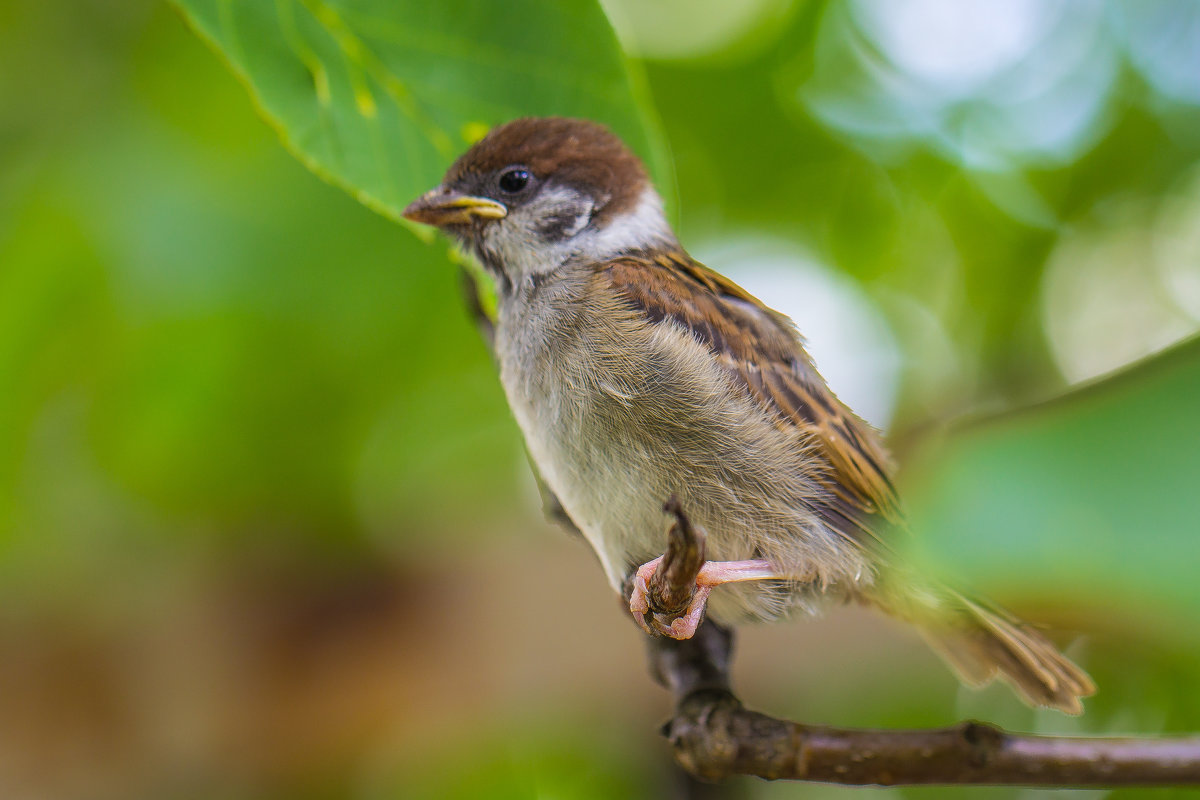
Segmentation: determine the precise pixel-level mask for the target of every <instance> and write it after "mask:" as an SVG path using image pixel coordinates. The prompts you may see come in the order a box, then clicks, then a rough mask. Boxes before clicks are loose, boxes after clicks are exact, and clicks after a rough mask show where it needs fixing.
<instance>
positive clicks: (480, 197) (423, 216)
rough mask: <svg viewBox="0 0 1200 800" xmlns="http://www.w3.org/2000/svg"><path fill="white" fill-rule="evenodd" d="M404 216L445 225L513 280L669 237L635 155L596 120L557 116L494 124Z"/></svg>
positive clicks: (640, 247)
mask: <svg viewBox="0 0 1200 800" xmlns="http://www.w3.org/2000/svg"><path fill="white" fill-rule="evenodd" d="M404 216H405V218H407V219H409V220H412V221H414V222H421V223H425V224H428V225H434V226H437V227H438V228H440V229H442V230H444V231H445V232H447V233H448V234H450V235H451V236H453V237H454V238H456V239H458V240H459V241H461V242H462V243H463V244H464V245H465V246H466V247H468V248H469V249H471V250H473V251H474V252H475V254H476V255H477V256H478V257H479V259H480V260H481V261H482V262H483V264H484V266H486V267H487V268H489V269H490V270H492V271H493V272H495V273H496V274H498V275H500V276H502V277H503V278H504V279H506V281H507V282H509V283H514V284H515V283H518V282H520V281H521V280H523V279H526V278H529V277H536V276H538V275H543V274H546V273H549V272H553V271H554V270H556V269H558V268H560V267H561V266H563V265H564V264H566V263H568V262H571V261H572V260H577V259H584V260H603V259H608V258H612V257H615V256H619V255H620V254H621V253H622V252H632V251H636V250H645V249H647V248H652V247H655V246H662V245H667V244H671V243H673V242H674V241H675V238H674V235H673V234H672V233H671V229H670V227H669V226H668V225H667V222H666V219H665V217H664V215H663V211H662V201H661V200H660V199H659V196H658V194H657V192H655V190H654V187H653V186H652V185H651V183H650V180H649V178H648V177H647V175H646V169H645V167H643V166H642V162H641V161H640V160H638V158H637V156H635V155H634V154H633V153H632V152H631V151H630V150H629V148H628V147H626V146H625V144H624V143H623V142H622V141H621V140H620V139H619V138H618V137H617V136H616V135H615V134H613V133H612V132H611V131H609V130H608V129H607V128H605V127H604V126H602V125H599V124H597V123H595V122H591V121H588V120H581V119H566V118H562V117H527V118H524V119H518V120H515V121H513V122H509V123H507V124H505V125H501V126H499V127H497V128H494V129H493V130H492V131H491V132H490V133H488V135H487V136H485V137H484V138H483V139H481V140H480V141H479V142H478V143H476V144H475V145H474V146H473V147H471V148H470V149H469V150H468V151H467V152H466V153H464V154H463V155H462V156H461V157H460V158H459V159H458V160H457V161H455V162H454V164H453V165H452V166H451V167H450V169H449V171H448V172H447V173H446V176H445V178H444V179H443V180H442V183H441V184H440V185H439V186H437V187H435V188H434V189H432V190H431V191H429V192H427V193H425V194H424V195H422V196H421V197H419V198H418V199H417V200H415V201H414V202H413V203H412V204H411V205H409V206H408V208H406V209H405V210H404Z"/></svg>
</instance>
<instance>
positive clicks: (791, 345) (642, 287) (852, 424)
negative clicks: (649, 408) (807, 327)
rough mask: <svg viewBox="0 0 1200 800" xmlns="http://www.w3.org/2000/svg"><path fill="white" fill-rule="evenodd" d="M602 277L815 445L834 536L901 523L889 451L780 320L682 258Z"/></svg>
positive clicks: (621, 265) (635, 259)
mask: <svg viewBox="0 0 1200 800" xmlns="http://www.w3.org/2000/svg"><path fill="white" fill-rule="evenodd" d="M601 271H603V272H604V273H606V275H607V277H608V279H609V280H610V281H611V285H612V287H613V288H614V289H615V290H616V291H617V292H618V293H620V294H621V295H623V296H624V297H625V298H626V299H627V300H628V301H629V302H630V303H631V304H632V305H633V306H634V307H636V308H637V309H639V310H640V311H642V312H643V313H645V314H646V315H647V317H648V318H649V319H651V320H652V321H655V322H661V321H664V320H668V319H669V320H672V321H674V322H676V323H677V324H680V325H682V326H684V327H686V328H687V329H688V330H690V331H691V332H692V333H693V334H694V335H695V336H697V338H698V339H699V340H700V341H702V342H704V343H705V344H706V345H708V346H709V347H710V348H711V349H712V351H713V353H714V355H716V356H717V357H718V358H719V359H720V360H721V361H722V362H724V363H725V365H726V366H727V367H728V368H729V370H730V371H731V373H732V374H733V375H735V376H736V377H737V379H738V381H739V382H740V383H741V384H742V385H743V386H745V388H746V391H747V392H748V393H749V394H750V395H751V396H752V397H754V398H755V399H756V400H758V401H759V402H761V403H762V404H763V405H764V406H765V407H766V408H768V409H769V410H771V411H774V412H775V413H776V414H777V415H778V419H779V424H781V425H791V426H794V427H796V428H797V429H799V430H802V431H803V432H805V433H807V434H809V435H811V436H812V438H813V440H814V441H816V442H817V443H818V444H819V446H820V449H821V452H822V453H823V454H824V456H825V458H826V460H827V461H828V463H829V467H830V470H829V474H828V476H827V478H826V480H825V481H824V482H825V483H826V486H827V488H828V489H829V491H830V494H831V497H830V498H829V502H828V504H827V508H823V509H822V511H823V512H824V513H826V514H827V515H828V516H829V517H831V519H830V522H831V523H832V524H833V525H834V527H836V528H838V529H839V530H842V531H843V533H850V530H848V529H847V523H848V524H849V525H850V526H853V527H855V528H859V529H861V530H863V531H865V532H867V533H877V532H878V531H875V530H873V529H874V528H876V527H877V525H878V523H876V524H875V525H872V524H871V521H870V518H871V517H875V516H877V515H878V516H882V517H884V518H885V519H887V520H890V521H897V520H898V519H899V517H900V512H899V504H898V502H897V499H896V493H895V489H894V488H893V486H892V483H891V479H890V476H889V474H890V470H891V467H890V464H889V460H888V457H887V453H886V451H884V449H883V447H882V445H881V444H880V443H879V441H878V439H877V437H876V435H875V433H874V432H873V431H872V430H870V428H868V427H867V425H866V423H864V422H862V421H861V420H860V419H858V417H856V416H855V415H854V414H853V413H852V412H851V411H849V409H847V408H846V407H845V406H844V405H842V403H841V402H840V401H839V400H838V399H837V398H836V397H835V396H834V395H833V394H832V393H831V392H830V391H829V389H828V388H827V387H826V386H825V385H824V383H823V382H822V381H821V379H820V377H819V376H818V375H817V373H816V370H815V369H814V368H813V366H812V363H811V361H810V360H809V358H808V354H807V353H805V352H804V348H803V347H802V345H801V342H800V339H799V336H798V335H797V334H796V332H795V330H794V329H793V328H792V325H791V323H790V322H789V321H788V320H787V318H786V317H784V316H782V315H780V314H778V313H776V312H774V311H772V310H771V309H769V308H767V307H766V306H764V305H763V304H762V303H761V302H759V301H758V300H757V299H756V298H754V297H753V296H752V295H750V294H749V293H748V292H746V290H744V289H742V288H741V287H740V286H738V285H737V284H735V283H734V282H733V281H731V280H729V279H728V278H726V277H724V276H722V275H720V274H718V273H716V272H713V271H712V270H710V269H708V268H707V267H705V266H704V265H702V264H699V263H697V262H696V261H694V260H692V259H691V258H689V257H688V256H687V255H686V254H684V253H659V254H654V255H653V256H650V255H646V256H640V255H635V256H628V257H623V258H621V259H618V260H615V261H612V262H610V263H608V264H605V265H603V266H602V267H601Z"/></svg>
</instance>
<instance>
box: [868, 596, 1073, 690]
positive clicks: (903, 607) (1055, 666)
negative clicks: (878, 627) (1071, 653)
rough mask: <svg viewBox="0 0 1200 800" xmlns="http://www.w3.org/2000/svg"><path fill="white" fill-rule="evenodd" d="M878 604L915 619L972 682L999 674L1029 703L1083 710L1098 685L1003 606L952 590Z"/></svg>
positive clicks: (935, 646)
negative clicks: (992, 604)
mask: <svg viewBox="0 0 1200 800" xmlns="http://www.w3.org/2000/svg"><path fill="white" fill-rule="evenodd" d="M888 594H891V593H888ZM877 605H880V606H881V607H882V608H884V610H885V611H888V612H889V613H891V614H892V615H894V616H898V617H901V618H903V619H906V620H908V621H911V622H913V623H915V624H916V625H917V626H918V628H919V629H920V630H921V633H922V635H923V636H924V637H925V639H926V641H928V642H929V644H930V646H932V647H933V649H934V650H935V651H936V652H937V653H938V654H939V655H940V656H941V657H942V658H943V659H944V660H945V661H946V663H948V664H949V665H950V666H951V667H952V668H953V669H954V671H955V672H956V673H957V674H958V677H959V679H960V680H961V681H962V682H963V683H965V684H967V685H968V686H972V687H980V686H984V685H986V684H988V683H991V681H992V680H993V679H994V678H996V677H997V676H999V677H1000V678H1001V679H1002V680H1004V681H1005V682H1006V683H1008V685H1009V686H1011V687H1012V688H1013V690H1014V691H1015V692H1016V693H1017V694H1018V695H1019V696H1020V697H1021V699H1022V700H1024V701H1025V702H1026V703H1028V704H1029V705H1031V706H1047V707H1049V708H1056V709H1058V710H1059V711H1062V712H1064V713H1067V714H1081V713H1083V703H1081V702H1080V699H1081V698H1083V697H1087V696H1089V695H1091V694H1094V693H1095V691H1096V685H1095V684H1094V683H1093V682H1092V679H1091V678H1090V677H1088V674H1087V673H1086V672H1084V671H1083V670H1082V669H1080V668H1079V667H1078V666H1076V665H1075V664H1074V662H1072V661H1071V660H1070V659H1069V658H1067V657H1066V656H1064V655H1063V654H1062V653H1061V652H1059V650H1058V648H1057V647H1055V646H1054V643H1053V642H1051V641H1050V640H1049V639H1048V638H1046V636H1045V635H1043V634H1042V633H1041V632H1040V631H1038V630H1037V629H1035V628H1034V627H1033V626H1032V625H1030V624H1029V623H1027V622H1023V621H1021V620H1019V619H1017V618H1016V617H1014V616H1013V615H1011V614H1009V613H1008V612H1006V611H1004V610H1003V609H1000V608H996V607H994V606H990V605H987V604H984V603H982V602H980V601H978V600H972V599H971V598H969V597H966V596H964V595H961V594H959V593H958V592H954V591H950V590H940V591H923V590H916V591H907V592H905V593H904V600H903V601H902V602H895V600H894V599H893V598H892V597H889V598H888V602H886V603H877Z"/></svg>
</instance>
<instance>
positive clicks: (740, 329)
mask: <svg viewBox="0 0 1200 800" xmlns="http://www.w3.org/2000/svg"><path fill="white" fill-rule="evenodd" d="M403 216H404V217H405V218H406V219H408V220H410V221H413V222H417V223H423V224H426V225H432V226H435V227H437V228H439V229H440V230H442V231H443V232H445V233H446V234H447V235H448V236H449V237H450V238H451V239H453V240H455V241H456V242H457V243H458V244H459V245H460V246H461V247H462V248H463V249H464V250H465V251H467V252H468V253H470V254H472V255H473V256H474V257H475V258H476V259H477V260H478V262H479V263H480V264H481V265H482V267H483V268H484V269H485V270H486V271H487V272H488V273H489V274H490V275H491V276H492V277H493V279H494V283H495V286H496V312H495V317H496V318H495V328H494V333H493V348H494V354H495V358H496V361H497V363H498V366H499V373H500V380H501V383H502V384H503V387H504V392H505V395H506V397H507V400H508V403H509V406H510V408H511V410H512V413H513V416H514V417H515V418H516V422H517V424H518V425H519V427H520V429H521V431H522V433H523V434H524V438H525V443H526V447H527V450H528V453H529V455H530V458H531V461H532V462H533V465H534V467H535V470H536V472H537V473H538V475H539V477H540V480H541V481H543V482H544V483H545V484H546V487H547V488H548V489H549V491H550V492H551V493H552V495H553V497H554V498H555V499H556V500H557V503H558V504H559V506H560V507H561V509H562V510H563V511H564V512H565V514H566V515H567V517H568V518H569V519H570V521H571V522H572V523H573V525H574V526H575V527H576V528H578V530H579V531H580V532H581V533H582V534H583V536H584V538H586V540H587V541H588V543H589V544H590V545H591V547H592V549H593V550H594V551H595V554H596V556H597V557H598V559H599V561H600V564H601V566H602V568H603V570H604V572H605V575H606V577H607V579H608V581H609V583H610V584H611V585H612V587H613V588H614V589H615V590H616V591H618V592H622V593H623V592H625V591H626V589H627V588H628V587H631V588H629V595H628V597H627V599H628V601H629V606H630V612H631V613H632V614H633V616H634V618H635V619H636V620H637V621H638V622H639V624H641V625H642V627H643V628H644V629H645V630H646V631H647V632H648V633H651V634H653V635H666V636H671V637H674V638H677V639H686V638H688V637H690V636H692V635H693V634H694V632H695V630H696V628H697V626H698V625H699V624H700V623H701V621H702V620H703V618H704V617H705V616H706V615H707V616H708V617H710V618H712V619H713V620H714V621H715V622H717V623H718V624H723V625H736V624H741V623H745V622H752V621H772V620H778V619H781V618H784V617H787V616H789V615H791V614H793V613H795V612H798V611H799V612H808V613H819V612H821V611H823V610H824V609H826V608H828V607H829V606H831V605H835V604H839V603H847V602H856V603H861V604H865V605H868V606H872V607H874V608H877V609H879V610H882V611H883V612H885V613H887V614H890V615H891V616H893V617H896V618H899V619H901V620H904V621H907V622H911V623H914V624H915V625H916V626H917V627H918V629H919V630H920V631H921V632H922V633H923V634H924V636H925V638H926V640H927V641H928V642H929V643H930V644H931V645H932V646H933V647H934V649H935V650H936V651H937V652H938V653H939V654H940V655H942V656H943V658H944V659H945V660H946V661H947V662H948V663H949V665H950V666H951V667H952V668H953V669H954V670H955V671H956V672H957V673H958V675H959V677H960V679H961V680H963V682H965V683H967V684H968V685H972V686H979V685H983V684H985V683H988V682H990V681H991V680H992V679H993V678H996V677H1000V678H1002V679H1003V680H1005V681H1006V682H1007V683H1009V684H1010V685H1011V687H1012V688H1013V689H1014V690H1015V691H1016V693H1017V694H1018V696H1019V697H1021V699H1023V700H1024V701H1025V702H1026V703H1028V704H1030V705H1033V706H1045V707H1051V708H1056V709H1059V710H1060V711H1063V712H1066V713H1068V714H1078V713H1081V712H1082V708H1083V707H1082V703H1081V700H1080V698H1082V697H1086V696H1088V695H1090V694H1092V693H1093V692H1094V691H1095V685H1094V684H1093V682H1092V680H1091V678H1089V677H1088V675H1087V674H1086V673H1085V672H1084V671H1083V670H1082V669H1081V668H1079V667H1078V666H1077V665H1075V664H1074V663H1073V662H1072V661H1071V660H1069V659H1068V658H1067V657H1066V656H1065V655H1063V654H1062V653H1061V652H1060V651H1059V650H1058V648H1057V647H1056V646H1055V645H1054V644H1053V643H1052V642H1051V641H1050V640H1049V639H1048V638H1047V637H1046V636H1045V635H1044V634H1043V633H1042V632H1040V631H1039V630H1037V629H1036V628H1035V627H1034V626H1032V625H1030V624H1028V623H1026V622H1023V621H1021V620H1019V619H1018V618H1016V617H1014V616H1013V615H1011V614H1010V613H1008V612H1006V611H1005V610H1003V609H1001V608H999V607H997V606H995V605H993V604H990V603H988V602H985V601H982V600H978V599H974V598H971V597H968V596H967V595H966V594H963V593H961V592H959V591H956V590H953V589H950V588H947V587H945V586H943V585H942V584H940V583H939V582H938V581H935V580H932V579H929V578H927V577H925V576H922V575H919V574H917V573H916V572H915V571H914V570H913V569H912V568H911V567H910V566H908V565H906V564H905V563H903V561H902V560H901V559H900V558H899V557H898V556H897V555H896V550H897V548H896V547H895V537H897V536H902V535H906V534H905V533H904V532H905V531H907V524H906V522H905V520H904V513H903V509H902V507H901V503H900V499H899V497H898V495H897V491H896V488H895V485H894V482H893V476H894V473H895V465H894V463H893V460H892V458H891V456H890V454H889V452H888V450H887V448H886V447H885V445H884V443H883V440H882V437H881V435H880V434H879V433H878V432H877V431H876V430H875V429H874V428H872V427H871V426H870V425H869V424H867V423H866V422H864V421H863V420H862V419H860V418H859V417H858V416H856V415H855V414H854V413H853V412H852V411H851V410H850V409H849V408H848V407H847V406H846V405H845V404H844V403H842V402H841V401H840V400H839V399H838V398H837V396H836V395H835V394H834V393H833V392H832V391H831V390H830V388H829V387H828V385H827V384H826V383H825V381H824V380H823V379H822V377H821V376H820V374H819V373H818V372H817V370H816V367H815V366H814V363H813V361H812V359H811V358H810V357H809V355H808V354H807V352H806V351H805V348H804V340H803V339H802V337H801V336H800V334H799V333H798V330H797V328H796V326H795V325H794V324H793V322H792V321H791V320H790V319H789V318H787V317H786V316H784V315H783V314H781V313H779V312H777V311H774V310H772V309H771V308H770V307H769V306H767V305H766V304H765V303H763V302H762V301H761V300H759V299H757V298H756V297H754V296H753V295H751V294H750V293H749V292H747V291H746V290H745V289H743V288H741V287H740V286H738V285H737V284H736V283H734V282H733V281H732V280H730V279H729V278H727V277H725V276H723V275H721V274H720V273H718V272H717V271H715V270H713V269H710V268H709V267H707V266H705V265H703V264H701V263H699V262H698V261H696V260H695V259H694V258H692V257H691V256H690V255H689V254H688V253H687V251H686V250H684V248H683V246H682V245H681V244H680V242H679V239H678V237H677V236H676V235H675V233H674V231H673V230H672V228H671V226H670V225H669V224H668V222H667V219H666V215H665V213H664V210H663V203H662V199H661V197H660V195H659V194H658V192H657V191H656V189H655V188H654V186H653V184H652V182H651V180H650V178H649V176H648V173H647V171H646V169H645V166H644V165H643V163H642V162H641V160H640V159H639V158H638V157H637V156H636V155H635V154H634V153H633V152H632V151H631V150H630V149H629V147H627V146H626V145H625V143H624V142H623V141H622V140H621V139H620V138H619V137H618V136H617V135H616V134H614V133H613V132H612V131H611V130H610V129H608V128H607V127H605V126H603V125H601V124H599V123H597V122H593V121H590V120H586V119H573V118H566V117H523V118H519V119H515V120H512V121H510V122H507V123H504V124H501V125H499V126H497V127H495V128H492V129H491V130H490V131H489V132H488V133H487V134H486V135H485V136H484V137H483V138H482V139H480V140H479V141H477V142H476V143H475V144H473V145H472V146H470V148H469V149H467V150H466V152H464V153H463V154H462V155H461V156H460V157H459V158H458V159H457V160H456V161H455V162H454V163H453V164H452V165H451V166H450V168H449V169H448V171H447V172H446V174H445V176H444V178H443V180H442V182H441V183H440V184H439V185H438V186H436V187H434V188H433V189H431V190H430V191H428V192H426V193H425V194H423V195H421V196H420V197H418V198H417V199H416V200H414V201H413V202H412V203H411V204H410V205H409V206H408V207H407V208H405V209H404V211H403ZM669 498H674V502H675V503H677V504H678V507H680V508H682V509H686V510H687V514H688V516H689V518H690V519H691V520H692V521H693V522H694V523H695V524H696V525H697V526H699V527H701V528H702V529H703V530H704V531H705V532H706V536H707V549H706V557H707V558H708V560H707V561H706V562H705V563H704V565H703V567H702V568H701V570H700V574H699V576H698V578H697V589H698V590H697V591H696V593H695V596H694V599H693V602H692V605H691V606H690V607H689V608H688V609H687V610H686V613H683V614H681V615H678V616H677V617H676V618H675V619H672V620H670V623H669V624H666V623H664V622H663V621H661V620H658V619H657V618H655V617H654V615H649V617H648V615H647V611H648V607H647V597H646V592H647V589H646V586H647V581H648V580H649V578H650V577H651V576H652V575H653V573H654V571H655V569H656V568H657V566H658V563H659V559H660V558H661V556H662V554H663V552H664V548H665V545H666V539H667V531H666V525H665V524H664V516H663V505H664V501H666V500H668V499H669Z"/></svg>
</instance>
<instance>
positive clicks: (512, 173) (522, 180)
mask: <svg viewBox="0 0 1200 800" xmlns="http://www.w3.org/2000/svg"><path fill="white" fill-rule="evenodd" d="M531 177H533V176H531V175H530V174H529V170H526V169H521V168H520V167H517V168H514V169H510V170H505V172H504V174H503V175H501V176H500V181H499V184H500V191H502V192H507V193H508V194H516V193H517V192H519V191H521V190H522V189H524V188H525V187H526V186H528V185H529V179H530V178H531Z"/></svg>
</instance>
